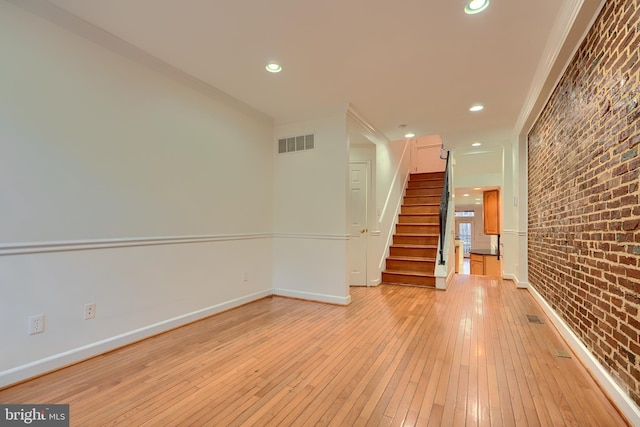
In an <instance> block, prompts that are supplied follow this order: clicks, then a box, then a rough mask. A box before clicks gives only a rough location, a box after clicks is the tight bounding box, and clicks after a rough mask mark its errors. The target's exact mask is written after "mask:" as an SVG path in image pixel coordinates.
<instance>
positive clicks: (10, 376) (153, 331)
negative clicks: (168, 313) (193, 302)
mask: <svg viewBox="0 0 640 427" xmlns="http://www.w3.org/2000/svg"><path fill="white" fill-rule="evenodd" d="M270 295H272V290H271V289H266V290H264V291H260V292H256V293H253V294H251V295H246V296H244V297H240V298H236V299H233V300H230V301H226V302H223V303H220V304H216V305H212V306H210V307H206V308H203V309H200V310H196V311H194V312H191V313H186V314H183V315H180V316H177V317H174V318H172V319H167V320H163V321H162V322H158V323H154V324H152V325H149V326H145V327H143V328H139V329H135V330H133V331H129V332H126V333H124V334H120V335H116V336H113V337H110V338H107V339H104V340H101V341H97V342H94V343H91V344H87V345H84V346H82V347H78V348H74V349H71V350H68V351H65V352H62V353H58V354H55V355H53V356H49V357H46V358H44V359H40V360H36V361H34V362H31V363H27V364H24V365H21V366H17V367H15V368H11V369H8V370H6V371H2V372H0V388H2V387H6V386H9V385H11V384H15V383H18V382H21V381H24V380H27V379H29V378H33V377H36V376H38V375H42V374H45V373H47V372H51V371H54V370H56V369H60V368H63V367H65V366H69V365H72V364H74V363H78V362H80V361H82V360H86V359H89V358H91V357H94V356H97V355H99V354H103V353H106V352H108V351H111V350H114V349H116V348H118V347H123V346H125V345H128V344H131V343H134V342H136V341H140V340H142V339H145V338H149V337H151V336H153V335H157V334H160V333H162V332H166V331H169V330H171V329H175V328H177V327H179V326H183V325H186V324H188V323H191V322H195V321H196V320H200V319H204V318H205V317H209V316H212V315H214V314H218V313H221V312H223V311H226V310H230V309H232V308H235V307H239V306H241V305H244V304H247V303H249V302H252V301H256V300H259V299H260V298H264V297H267V296H270Z"/></svg>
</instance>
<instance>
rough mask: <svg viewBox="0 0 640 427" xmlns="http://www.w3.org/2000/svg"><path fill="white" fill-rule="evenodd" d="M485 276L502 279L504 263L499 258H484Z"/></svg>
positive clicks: (487, 256)
mask: <svg viewBox="0 0 640 427" xmlns="http://www.w3.org/2000/svg"><path fill="white" fill-rule="evenodd" d="M484 275H485V276H493V277H502V261H500V260H499V259H498V257H497V256H492V255H491V256H490V255H486V256H485V257H484Z"/></svg>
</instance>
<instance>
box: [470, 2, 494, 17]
mask: <svg viewBox="0 0 640 427" xmlns="http://www.w3.org/2000/svg"><path fill="white" fill-rule="evenodd" d="M487 6H489V0H471V1H470V2H469V3H467V6H466V7H465V8H464V11H465V12H466V13H468V14H469V15H473V14H474V13H480V12H482V11H483V10H485V9H486V8H487Z"/></svg>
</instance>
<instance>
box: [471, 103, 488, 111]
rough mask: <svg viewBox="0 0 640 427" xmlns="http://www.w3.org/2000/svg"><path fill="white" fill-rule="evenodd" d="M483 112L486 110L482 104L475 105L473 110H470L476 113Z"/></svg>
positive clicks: (472, 107)
mask: <svg viewBox="0 0 640 427" xmlns="http://www.w3.org/2000/svg"><path fill="white" fill-rule="evenodd" d="M482 110H484V105H482V104H475V105H472V106H471V108H469V111H473V112H474V113H475V112H476V111H482Z"/></svg>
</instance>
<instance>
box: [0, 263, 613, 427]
mask: <svg viewBox="0 0 640 427" xmlns="http://www.w3.org/2000/svg"><path fill="white" fill-rule="evenodd" d="M351 293H352V299H353V302H352V304H351V305H350V306H348V307H340V306H333V305H327V304H319V303H313V302H305V301H298V300H293V299H286V298H278V297H273V298H266V299H263V300H260V301H257V302H254V303H251V304H248V305H246V306H243V307H240V308H237V309H234V310H231V311H228V312H225V313H222V314H219V315H216V316H213V317H210V318H208V319H205V320H202V321H199V322H196V323H193V324H191V325H188V326H185V327H182V328H179V329H176V330H173V331H170V332H168V333H165V334H162V335H159V336H156V337H153V338H150V339H147V340H145V341H142V342H139V343H136V344H133V345H130V346H127V347H124V348H122V349H119V350H116V351H114V352H111V353H108V354H105V355H102V356H99V357H96V358H93V359H91V360H88V361H85V362H83V363H80V364H77V365H74V366H71V367H69V368H66V369H62V370H59V371H57V372H54V373H51V374H49V375H46V376H43V377H40V378H37V379H34V380H31V381H29V382H26V383H23V384H20V385H17V386H14V387H11V388H7V389H4V390H0V402H2V403H50V404H52V403H69V404H70V416H71V425H75V426H102V425H126V426H142V425H149V426H186V425H194V426H218V425H221V426H222V425H223V426H227V425H229V426H231V425H259V426H266V425H273V426H289V425H334V426H352V425H371V426H378V425H379V426H388V425H405V426H412V425H425V426H426V425H435V426H488V425H494V426H527V425H529V426H537V425H543V426H544V425H547V426H563V425H568V426H623V425H626V424H625V422H624V420H623V419H622V418H621V417H620V415H619V414H618V412H616V410H615V408H614V407H613V406H612V405H611V404H610V403H609V401H608V400H607V399H606V398H605V396H604V395H603V393H602V392H601V390H600V389H599V388H598V387H597V386H596V384H595V383H594V382H593V380H592V379H591V378H590V377H589V375H588V374H587V373H586V371H585V370H584V368H583V367H582V366H581V365H580V363H579V362H578V361H577V359H576V358H575V357H574V358H561V357H557V356H556V355H555V354H554V351H555V350H557V349H561V350H568V347H567V346H566V344H565V343H564V342H563V341H562V339H561V338H560V337H559V335H558V333H557V332H556V331H555V330H554V329H553V327H552V326H551V325H550V322H549V321H548V319H546V318H545V316H544V314H543V312H542V310H541V309H540V308H539V307H538V306H537V304H536V303H535V301H534V300H533V298H532V297H531V295H530V294H529V293H528V291H526V290H517V289H515V286H514V285H513V283H512V282H508V281H505V282H503V281H501V280H496V279H491V278H486V277H481V276H465V275H458V276H456V278H455V279H454V282H453V284H452V286H451V287H450V289H449V290H447V291H436V290H433V289H425V288H413V287H403V286H392V285H381V286H378V287H376V288H352V289H351ZM526 315H537V316H539V317H540V318H541V319H542V320H543V322H544V324H535V323H529V322H528V320H527V317H526Z"/></svg>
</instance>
